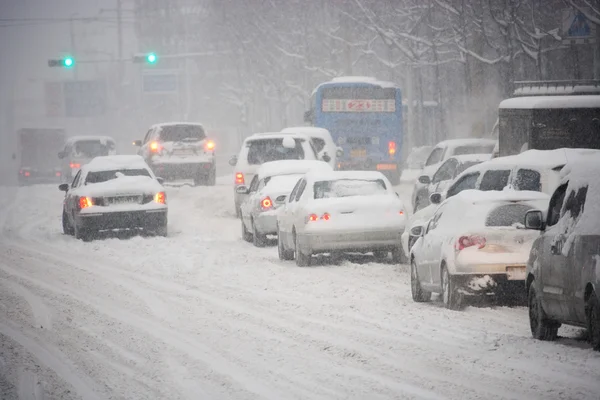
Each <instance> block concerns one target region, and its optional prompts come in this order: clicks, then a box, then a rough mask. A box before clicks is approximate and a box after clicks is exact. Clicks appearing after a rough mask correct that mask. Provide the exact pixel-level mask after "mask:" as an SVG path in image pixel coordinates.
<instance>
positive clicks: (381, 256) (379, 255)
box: [373, 250, 388, 263]
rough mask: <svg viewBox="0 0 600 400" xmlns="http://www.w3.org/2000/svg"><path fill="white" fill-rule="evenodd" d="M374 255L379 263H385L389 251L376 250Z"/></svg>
mask: <svg viewBox="0 0 600 400" xmlns="http://www.w3.org/2000/svg"><path fill="white" fill-rule="evenodd" d="M373 255H374V256H375V261H377V262H378V263H384V262H386V261H387V257H388V252H387V251H381V250H379V251H374V252H373Z"/></svg>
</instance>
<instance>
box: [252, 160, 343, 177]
mask: <svg viewBox="0 0 600 400" xmlns="http://www.w3.org/2000/svg"><path fill="white" fill-rule="evenodd" d="M312 170H316V171H323V172H325V173H327V172H329V171H333V169H332V168H331V166H330V165H329V164H328V163H326V162H325V161H317V160H280V161H270V162H266V163H264V164H262V165H261V166H260V167H259V169H258V179H262V178H265V177H267V176H277V175H292V174H306V173H307V172H309V171H312Z"/></svg>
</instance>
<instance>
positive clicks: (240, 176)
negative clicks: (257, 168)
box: [235, 172, 244, 185]
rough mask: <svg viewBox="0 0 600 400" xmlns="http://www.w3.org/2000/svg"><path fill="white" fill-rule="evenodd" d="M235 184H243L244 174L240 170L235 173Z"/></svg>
mask: <svg viewBox="0 0 600 400" xmlns="http://www.w3.org/2000/svg"><path fill="white" fill-rule="evenodd" d="M235 184H236V185H243V184H244V174H242V173H241V172H238V173H236V174H235Z"/></svg>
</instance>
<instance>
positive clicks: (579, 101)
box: [498, 95, 600, 110]
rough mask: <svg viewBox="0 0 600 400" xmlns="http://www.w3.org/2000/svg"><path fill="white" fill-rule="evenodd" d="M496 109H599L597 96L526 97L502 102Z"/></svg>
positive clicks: (599, 100) (599, 101) (599, 98)
mask: <svg viewBox="0 0 600 400" xmlns="http://www.w3.org/2000/svg"><path fill="white" fill-rule="evenodd" d="M498 108H501V109H504V108H516V109H538V110H539V109H542V110H543V109H551V108H600V96H599V95H579V96H528V97H514V98H511V99H506V100H503V101H502V102H501V103H500V105H499V106H498Z"/></svg>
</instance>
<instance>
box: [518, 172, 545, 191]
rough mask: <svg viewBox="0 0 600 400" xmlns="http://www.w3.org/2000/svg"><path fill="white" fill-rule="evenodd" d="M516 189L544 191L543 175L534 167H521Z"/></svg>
mask: <svg viewBox="0 0 600 400" xmlns="http://www.w3.org/2000/svg"><path fill="white" fill-rule="evenodd" d="M514 186H515V190H531V191H534V192H541V191H542V183H541V175H540V173H539V172H537V171H534V170H532V169H520V170H519V171H517V177H516V178H515V185H514Z"/></svg>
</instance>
